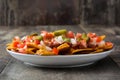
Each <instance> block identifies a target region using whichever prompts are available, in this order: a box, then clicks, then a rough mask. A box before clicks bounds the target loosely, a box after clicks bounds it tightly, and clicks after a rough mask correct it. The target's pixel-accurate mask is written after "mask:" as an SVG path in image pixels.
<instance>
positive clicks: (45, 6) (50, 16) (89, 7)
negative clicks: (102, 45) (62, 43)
mask: <svg viewBox="0 0 120 80" xmlns="http://www.w3.org/2000/svg"><path fill="white" fill-rule="evenodd" d="M119 8H120V0H34V1H33V0H24V1H21V0H0V13H1V14H0V25H5V26H7V25H12V26H15V25H16V26H20V25H21V26H25V25H31V26H35V25H48V24H51V25H65V24H68V25H71V24H72V25H73V24H80V23H81V24H106V25H120V19H119V17H120V9H119Z"/></svg>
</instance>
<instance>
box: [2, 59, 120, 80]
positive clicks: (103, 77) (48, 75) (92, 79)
mask: <svg viewBox="0 0 120 80" xmlns="http://www.w3.org/2000/svg"><path fill="white" fill-rule="evenodd" d="M0 79H1V80H21V79H22V80H48V79H49V80H56V79H57V80H78V79H81V80H119V79H120V68H119V67H118V66H117V64H116V63H114V61H113V60H112V59H111V58H110V57H107V58H105V59H103V60H101V61H99V62H97V63H96V64H94V65H91V66H87V67H78V68H41V67H32V66H29V65H25V64H23V63H22V62H21V61H16V60H15V59H13V60H12V62H11V63H10V64H8V66H7V67H6V68H5V70H4V71H3V72H2V73H1V75H0Z"/></svg>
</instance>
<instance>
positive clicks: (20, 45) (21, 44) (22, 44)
mask: <svg viewBox="0 0 120 80" xmlns="http://www.w3.org/2000/svg"><path fill="white" fill-rule="evenodd" d="M24 46H25V44H24V43H20V44H18V45H17V47H18V48H23V47H24Z"/></svg>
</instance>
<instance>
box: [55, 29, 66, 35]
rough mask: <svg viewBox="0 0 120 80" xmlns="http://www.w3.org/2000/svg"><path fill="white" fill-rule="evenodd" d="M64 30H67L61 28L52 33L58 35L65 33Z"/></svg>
mask: <svg viewBox="0 0 120 80" xmlns="http://www.w3.org/2000/svg"><path fill="white" fill-rule="evenodd" d="M66 32H67V30H66V29H62V30H57V31H54V32H53V33H54V35H55V36H59V35H62V34H65V33H66Z"/></svg>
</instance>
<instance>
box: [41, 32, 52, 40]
mask: <svg viewBox="0 0 120 80" xmlns="http://www.w3.org/2000/svg"><path fill="white" fill-rule="evenodd" d="M53 37H54V35H53V34H52V33H46V34H45V35H44V36H43V39H52V38H53Z"/></svg>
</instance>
